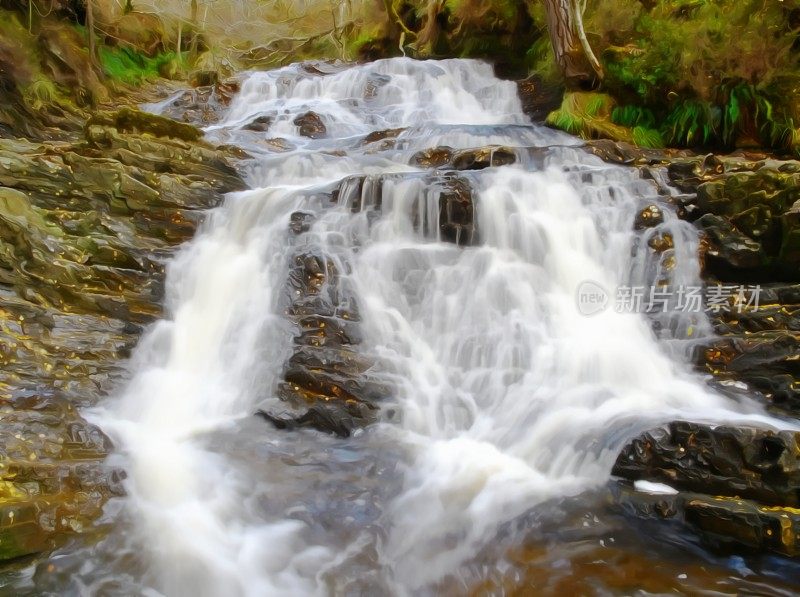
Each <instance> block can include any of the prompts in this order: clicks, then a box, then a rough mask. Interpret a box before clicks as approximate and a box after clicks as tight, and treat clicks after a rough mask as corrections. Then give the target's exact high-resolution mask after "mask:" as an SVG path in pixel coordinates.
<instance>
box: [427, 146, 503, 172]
mask: <svg viewBox="0 0 800 597" xmlns="http://www.w3.org/2000/svg"><path fill="white" fill-rule="evenodd" d="M516 161H517V154H516V153H515V152H514V150H513V149H511V148H508V147H501V146H499V145H493V146H487V147H477V148H474V149H463V150H460V151H454V150H453V149H452V148H450V147H435V148H433V149H425V150H422V151H419V152H417V153H415V154H414V155H413V156H412V157H411V163H412V164H414V165H416V166H421V167H423V168H452V169H453V170H482V169H484V168H489V167H493V166H495V167H496V166H506V165H508V164H513V163H515V162H516Z"/></svg>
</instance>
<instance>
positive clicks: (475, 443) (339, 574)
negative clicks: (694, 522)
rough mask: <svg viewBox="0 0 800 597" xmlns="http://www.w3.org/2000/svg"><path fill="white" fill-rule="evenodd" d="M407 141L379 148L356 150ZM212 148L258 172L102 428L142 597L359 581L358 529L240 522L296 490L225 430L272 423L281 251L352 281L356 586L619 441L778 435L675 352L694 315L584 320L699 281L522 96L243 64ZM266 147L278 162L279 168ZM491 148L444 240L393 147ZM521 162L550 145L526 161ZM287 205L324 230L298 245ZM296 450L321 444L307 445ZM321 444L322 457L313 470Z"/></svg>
mask: <svg viewBox="0 0 800 597" xmlns="http://www.w3.org/2000/svg"><path fill="white" fill-rule="evenodd" d="M308 110H313V111H314V112H316V113H318V114H319V115H320V117H321V118H322V120H323V122H324V123H325V125H326V127H327V130H328V136H327V137H325V138H322V139H318V140H308V139H306V138H303V137H300V136H299V135H298V131H297V128H296V126H295V125H294V124H293V120H294V118H295V117H296V116H298V115H300V114H303V113H305V112H307V111H308ZM258 116H270V117H271V118H272V119H273V124H272V125H271V127H270V130H269V132H268V133H263V132H261V133H257V132H253V131H247V130H242V127H243V126H245V125H246V124H247V123H248V122H251V121H252V120H253V119H254V118H256V117H258ZM401 127H406V130H405V131H404V132H402V133H400V135H399V137H398V140H397V142H396V143H395V144H394V145H393V146H392V147H389V148H385V149H380V150H379V149H378V148H376V146H375V144H372V145H363V144H362V143H361V140H362V139H363V137H364V136H365V135H367V134H368V133H370V132H372V131H376V130H381V129H392V128H401ZM209 135H210V136H211V137H212V138H214V137H216V138H218V139H220V140H225V141H226V142H233V143H237V144H239V145H241V146H243V147H245V148H246V149H247V150H248V151H250V152H251V153H252V154H253V155H255V156H256V157H255V158H254V160H253V163H252V164H251V165H250V166H249V170H248V172H249V184H250V186H251V189H252V190H250V191H246V192H242V193H236V194H232V195H230V196H228V198H227V199H226V201H225V204H224V205H223V206H221V207H220V208H218V209H217V210H215V211H213V212H212V213H211V214H210V216H209V218H208V220H207V222H206V223H205V224H204V226H203V227H202V230H201V231H200V232H199V233H198V235H197V237H196V238H195V239H194V240H193V241H192V242H191V243H189V244H188V245H187V246H186V247H185V248H184V249H183V250H182V251H181V252H180V254H179V255H178V256H177V257H176V258H175V259H174V260H173V261H172V262H171V264H170V266H169V269H168V277H167V304H166V315H165V318H164V320H163V321H160V322H159V323H157V324H156V325H155V326H153V328H152V329H151V330H150V331H149V332H148V333H147V334H146V336H145V337H144V338H143V340H142V341H141V343H140V345H139V346H138V348H137V349H136V352H135V355H134V357H133V359H132V364H131V366H132V368H133V379H132V381H131V382H130V384H129V385H128V386H127V387H126V388H125V390H124V391H123V392H122V393H121V394H120V395H119V396H118V397H115V398H114V399H112V400H109V402H108V404H107V405H106V409H105V410H104V411H103V412H102V413H100V415H98V417H97V422H98V423H99V424H100V425H101V427H102V428H103V429H104V430H106V431H107V432H108V433H109V434H110V435H111V436H112V438H113V439H114V441H115V443H116V445H117V446H119V449H120V451H121V453H122V455H123V457H124V461H125V464H126V467H127V469H128V471H129V479H128V482H127V489H128V492H129V497H128V498H127V500H126V510H127V513H128V516H130V518H131V520H132V521H133V525H132V528H133V529H134V535H133V536H131V537H130V539H129V541H130V543H131V545H133V546H136V547H135V548H134V549H136V548H138V549H140V550H142V551H143V553H144V554H145V560H146V566H145V572H144V573H143V574H142V577H141V578H140V579H138V580H137V582H138V583H140V584H141V586H142V587H147V588H149V589H152V590H154V591H158V592H160V593H163V594H165V595H187V596H188V595H209V596H216V595H219V596H229V595H268V594H275V595H303V594H328V593H331V592H336V591H337V587H340V586H345V583H344V582H343V581H331V580H330V578H331V577H333V578H338V579H343V578H347V577H348V575H352V574H356V572H354V571H353V570H351V568H349V566H350V564H349V562H350V560H349V558H350V557H351V556H354V555H355V554H358V553H360V552H362V551H363V550H364V549H365V545H366V544H368V543H369V537H370V534H369V532H367V531H366V530H365V531H364V532H363V533H362V532H361V531H360V529H359V528H358V521H357V520H354V521H353V522H352V525H351V526H352V527H354V531H353V533H352V536H353V537H355V539H353V538H352V537H351V539H349V540H348V542H347V543H346V544H342V543H341V539H340V538H339V537H338V536H337V537H327V536H326V535H325V533H320V532H319V531H318V529H317V530H314V529H312V528H311V525H310V524H309V522H308V520H306V519H305V518H304V517H303V516H298V515H296V513H294V510H292V507H291V504H288V505H287V506H286V507H285V508H284V507H281V508H277V510H278V511H277V512H276V511H275V509H274V508H273V509H270V508H269V507H263V506H259V507H256V505H255V504H254V503H253V499H252V497H253V496H254V495H255V494H256V493H257V494H258V495H260V496H263V499H264V500H265V501H266V502H269V501H270V499H271V498H270V496H275V497H274V500H275V501H276V503H277V502H278V501H279V497H278V496H279V495H281V494H282V492H283V491H284V489H285V488H284V487H283V484H284V483H288V482H290V481H288V480H286V479H285V477H282V476H281V473H280V471H278V473H270V472H269V471H266V470H262V469H261V468H259V467H257V466H252V465H251V468H250V469H248V468H247V467H243V466H241V465H240V462H239V461H237V459H236V453H235V449H234V448H231V447H229V444H226V442H224V441H219V440H218V438H219V437H220V434H222V436H223V437H224V436H225V434H228V435H229V436H232V435H235V434H236V433H237V429H240V428H241V426H242V425H244V422H245V421H246V420H247V418H249V417H250V416H251V415H252V413H253V412H254V410H255V409H256V408H267V409H269V408H275V409H277V408H280V404H279V403H278V401H277V398H275V391H276V387H277V384H278V383H279V382H280V381H281V371H282V367H283V364H284V362H285V360H286V358H287V357H288V356H289V355H290V354H291V338H292V334H293V329H292V327H291V325H290V323H289V322H288V321H287V320H286V318H285V317H284V316H283V314H282V305H281V300H282V298H281V297H282V292H283V291H284V288H285V284H286V277H287V272H288V267H289V263H288V258H289V253H288V252H287V247H288V246H289V244H290V243H291V242H301V243H303V246H307V247H308V248H309V249H315V250H320V251H322V252H323V253H325V254H327V255H330V256H331V258H332V259H334V261H335V262H336V264H337V269H338V270H339V271H341V272H348V273H347V274H346V278H347V281H348V283H349V284H351V285H352V288H353V289H354V294H355V296H356V297H357V299H358V306H359V311H360V314H361V318H362V322H361V329H362V333H363V335H364V342H363V344H362V345H361V346H360V347H359V350H363V351H364V352H365V354H368V355H369V356H370V358H371V359H373V362H374V363H375V365H374V370H373V371H372V372H371V373H373V374H374V375H375V376H378V377H380V378H381V379H383V380H384V381H385V382H386V384H387V385H388V387H390V388H391V389H392V395H391V397H387V399H386V404H385V406H387V407H389V406H391V407H392V408H393V409H396V410H397V411H398V414H399V417H397V418H396V419H394V420H387V421H384V422H380V423H378V424H377V425H375V426H373V427H372V428H370V429H369V430H368V431H366V432H361V433H360V435H358V436H357V437H355V438H354V439H353V440H349V441H350V442H359V441H362V442H365V445H366V444H376V443H381V444H384V445H391V446H395V447H397V449H398V452H400V453H402V454H403V457H402V458H400V459H399V461H398V467H399V468H398V473H397V474H398V477H399V481H398V483H399V485H398V487H399V490H398V491H397V492H396V494H395V495H394V496H393V497H392V498H391V499H390V500H389V501H388V503H387V504H385V507H384V508H383V510H382V513H381V515H380V518H379V526H380V528H381V529H382V531H381V539H380V540H379V541H373V542H372V543H371V545H372V548H373V549H374V557H373V558H371V559H370V561H371V566H372V568H373V570H372V573H373V574H374V575H375V576H376V577H378V578H380V579H381V580H380V583H381V584H382V586H383V587H384V588H385V589H386V590H388V591H391V592H394V593H397V594H404V593H418V592H424V591H426V590H428V589H429V588H430V587H431V585H432V584H433V583H435V582H437V581H439V580H440V579H442V578H443V577H444V576H445V575H447V574H450V573H454V572H456V571H457V570H458V568H459V566H460V565H462V564H463V562H465V561H466V560H467V559H469V558H470V556H472V555H474V554H475V553H476V551H477V550H478V549H479V548H480V547H481V546H482V545H483V544H485V543H486V542H487V541H490V540H491V538H492V537H493V535H494V534H495V532H496V529H497V526H498V524H500V523H503V522H506V521H508V520H511V519H513V518H514V517H515V516H517V515H519V514H521V513H523V512H524V511H526V510H528V509H530V508H531V507H533V506H535V505H536V504H537V503H540V502H542V501H543V500H546V499H550V498H555V497H560V496H569V495H575V494H577V493H580V492H581V491H583V490H586V489H588V488H592V487H596V486H599V485H602V484H603V483H605V482H606V481H607V480H608V478H609V475H610V470H611V467H612V464H613V462H614V459H615V457H616V454H617V453H618V451H619V449H620V448H621V447H622V446H623V445H624V443H625V442H626V441H627V440H628V439H630V438H631V437H633V436H635V435H636V434H638V433H639V432H641V431H642V430H644V429H647V428H648V427H650V426H652V425H654V424H657V423H660V422H664V421H667V420H670V419H674V418H688V419H692V420H704V421H731V420H736V419H748V420H750V421H754V422H757V423H759V424H764V425H769V424H772V423H774V422H773V421H771V420H770V419H768V418H766V417H764V416H762V415H760V414H758V410H757V408H756V407H755V406H753V405H751V404H749V403H746V404H738V403H733V402H732V401H730V400H729V399H727V398H725V397H722V396H720V395H717V394H715V393H713V392H712V391H710V390H709V389H708V388H707V387H706V386H705V385H704V384H703V382H702V380H700V379H699V378H698V377H697V376H695V375H693V374H690V373H689V372H688V371H689V367H688V365H686V364H685V363H684V362H683V358H682V355H683V354H684V353H685V352H686V351H685V347H686V345H687V342H688V341H689V340H691V339H692V338H695V337H697V336H698V335H702V334H704V333H707V331H708V323H707V322H706V321H705V318H704V316H703V315H702V314H678V315H670V316H666V315H665V316H663V317H661V318H659V323H660V324H661V329H662V331H661V332H660V334H659V335H660V336H661V339H658V338H657V337H656V334H655V333H654V332H653V321H652V319H648V318H647V317H645V316H644V315H635V314H624V313H618V312H616V311H615V310H614V309H607V310H605V311H603V312H602V313H599V314H596V315H593V316H591V317H587V316H584V315H582V314H581V313H580V311H579V309H578V306H577V303H576V291H577V289H578V288H579V286H580V285H581V283H582V282H585V281H587V280H588V281H592V282H593V283H596V284H598V285H600V286H602V287H603V288H606V289H614V288H616V287H618V286H623V285H650V284H653V283H655V282H657V281H660V280H664V279H667V280H669V281H670V283H672V284H675V285H678V284H681V285H698V286H699V285H700V280H699V269H698V265H697V259H696V257H695V256H696V254H697V239H696V235H695V232H694V230H693V229H692V227H691V226H690V225H688V224H686V223H684V222H681V221H679V220H677V218H676V217H675V216H674V215H673V214H672V213H671V212H670V211H669V209H668V208H666V207H665V208H664V210H665V221H664V223H663V224H661V225H660V226H659V227H658V228H657V229H655V230H646V231H641V232H636V231H634V230H633V220H634V217H635V214H636V213H637V212H638V211H639V210H640V209H642V208H643V207H644V206H646V205H648V204H651V203H658V202H659V198H658V195H657V191H656V188H655V185H653V184H652V183H651V182H650V181H644V180H642V179H640V178H639V175H638V173H637V172H636V171H635V170H629V169H625V168H620V167H613V166H609V165H607V164H604V163H603V162H601V161H600V160H599V159H597V158H595V157H592V156H590V155H588V154H586V153H584V152H583V151H581V150H580V149H579V148H578V147H576V145H577V142H576V141H575V139H573V138H572V137H569V136H567V135H564V134H561V133H558V132H555V131H552V130H549V129H546V128H543V127H539V126H534V125H530V124H528V122H527V119H526V117H525V116H524V115H523V114H522V111H521V106H520V103H519V100H518V99H517V96H516V89H515V85H514V84H513V83H511V82H505V81H500V80H498V79H496V78H495V77H494V76H493V74H492V71H491V68H490V67H489V66H488V65H485V64H482V63H479V62H474V61H467V60H450V61H442V62H415V61H412V60H409V59H392V60H385V61H379V62H376V63H372V64H367V65H364V66H353V67H346V68H345V67H342V68H341V69H338V70H337V71H336V72H334V73H333V74H329V75H326V76H318V75H314V74H309V73H308V72H306V71H304V70H303V69H302V68H301V67H297V66H293V67H287V68H284V69H280V70H277V71H272V72H267V73H252V74H249V75H248V76H247V77H246V79H245V80H244V83H243V86H242V90H241V92H240V93H239V95H238V96H237V97H236V98H235V100H234V102H233V104H232V105H231V107H230V110H229V112H228V114H227V116H226V118H225V120H224V121H223V122H222V123H221V124H220V125H218V126H215V127H212V128H211V129H210V130H209ZM266 137H282V138H284V139H285V140H286V142H287V143H288V144H289V145H290V146H292V147H293V149H292V150H291V151H288V152H286V153H280V154H276V153H273V152H271V151H270V150H269V148H268V147H267V146H266V145H265V144H264V143H263V141H264V139H265V138H266ZM484 145H503V146H507V147H511V148H513V149H514V150H515V151H516V153H517V156H518V160H517V163H516V164H514V165H509V166H502V167H495V168H488V169H485V170H481V171H474V172H467V173H462V176H463V177H465V178H466V179H467V180H468V181H469V183H470V186H471V188H472V189H473V196H474V197H475V209H476V227H477V230H478V233H479V236H480V243H479V244H478V245H477V246H470V247H458V246H456V245H454V244H451V243H447V242H443V241H442V240H441V239H440V238H439V233H438V218H439V207H438V205H439V204H438V201H439V196H438V194H437V193H435V192H431V190H430V188H429V186H428V185H427V183H426V179H425V177H424V176H423V177H421V176H419V172H420V171H421V169H420V168H418V167H416V166H412V165H409V164H410V163H411V156H412V155H413V154H414V153H415V152H417V151H419V150H422V149H428V148H432V147H436V146H449V147H451V148H455V149H459V148H472V147H480V146H484ZM529 148H550V149H549V150H548V151H546V152H545V153H543V154H542V155H543V156H544V157H543V159H541V160H538V161H537V160H534V159H532V158H531V153H530V151H529ZM337 150H344V151H337ZM356 175H358V176H366V182H365V183H364V184H363V186H362V187H360V189H361V191H360V193H361V194H360V195H358V194H357V196H355V197H354V196H353V193H352V192H350V193H348V192H340V194H339V199H338V203H335V204H332V203H330V202H326V201H325V200H324V199H323V198H324V197H326V196H328V195H326V193H329V192H330V191H331V190H332V189H334V188H338V187H340V186H341V181H342V180H344V179H345V178H347V177H352V176H356ZM353 201H356V202H357V203H358V206H359V209H358V210H354V209H352V202H353ZM298 210H303V211H306V212H309V213H313V214H315V217H316V219H315V221H314V223H313V225H312V228H311V229H310V230H309V231H308V232H307V233H305V234H304V235H303V236H302V238H301V239H300V241H292V240H290V232H289V219H290V216H291V214H292V213H293V212H296V211H298ZM420 219H422V220H423V221H425V220H426V219H427V221H428V222H429V226H424V225H423V224H422V223H421V221H420ZM665 232H668V233H670V234H671V235H672V237H673V239H674V245H675V247H674V249H671V250H668V251H667V252H665V253H663V254H660V255H659V254H655V253H654V252H653V251H650V250H648V248H647V242H646V241H647V239H648V238H650V236H651V235H653V234H661V233H665ZM673 264H674V265H673ZM259 433H263V435H264V436H269V438H270V442H272V443H273V444H274V445H275V446H281V445H283V444H282V442H285V441H287V440H286V437H287V432H281V431H278V430H276V429H274V428H272V427H270V426H268V425H266V424H265V425H264V426H263V428H261V429H260V431H259ZM213 438H217V440H215V441H212V439H213ZM243 441H244V440H243ZM292 441H293V442H300V443H305V444H307V445H314V442H317V441H321V440H320V439H319V436H318V434H316V433H314V432H302V433H301V434H300V435H299V439H298V438H294V439H293V440H292ZM325 441H326V442H329V441H330V440H328V439H326V440H325ZM245 443H247V442H246V441H245ZM324 445H325V446H329V444H328V443H325V444H324ZM236 449H239V448H236ZM325 450H329V448H327V447H326V448H325ZM325 450H320V456H319V461H320V462H321V463H326V462H327V463H328V464H329V461H328V460H326V459H327V458H328V457H329V452H327V451H325ZM250 462H252V460H251V461H250ZM308 474H309V475H314V474H315V473H314V470H313V469H309V472H308ZM349 482H350V483H356V484H357V483H358V482H359V479H357V478H356V479H350V481H349ZM320 499H321V500H323V501H324V499H325V495H324V494H322V495H321V496H320ZM348 524H349V522H348ZM370 532H372V531H370ZM359 574H360V572H359ZM337 582H340V584H337Z"/></svg>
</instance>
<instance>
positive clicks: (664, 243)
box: [647, 232, 675, 253]
mask: <svg viewBox="0 0 800 597" xmlns="http://www.w3.org/2000/svg"><path fill="white" fill-rule="evenodd" d="M647 245H648V246H649V247H650V248H651V249H653V250H654V251H655V252H656V253H663V252H664V251H669V250H670V249H673V248H675V241H674V240H673V238H672V235H671V234H670V233H669V232H664V233H663V234H656V235H654V236H652V237H650V240H648V241H647Z"/></svg>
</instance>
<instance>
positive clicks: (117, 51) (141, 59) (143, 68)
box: [100, 46, 178, 85]
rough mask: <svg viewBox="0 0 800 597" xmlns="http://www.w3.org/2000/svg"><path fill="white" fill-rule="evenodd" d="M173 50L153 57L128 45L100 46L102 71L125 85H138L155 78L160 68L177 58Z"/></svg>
mask: <svg viewBox="0 0 800 597" xmlns="http://www.w3.org/2000/svg"><path fill="white" fill-rule="evenodd" d="M177 58H178V57H177V55H176V54H175V52H163V53H161V54H157V55H156V56H154V57H153V58H150V57H149V56H146V55H145V54H143V53H142V52H140V51H138V50H134V49H132V48H129V47H118V48H109V47H107V46H102V47H101V48H100V64H101V66H102V68H103V72H104V73H105V74H106V76H107V77H109V78H110V79H112V80H115V81H119V82H121V83H125V84H126V85H140V84H142V83H144V82H145V81H148V80H151V79H155V78H157V77H158V76H159V74H160V70H161V69H162V68H163V67H164V66H166V65H168V64H169V63H171V62H173V61H175V60H176V59H177Z"/></svg>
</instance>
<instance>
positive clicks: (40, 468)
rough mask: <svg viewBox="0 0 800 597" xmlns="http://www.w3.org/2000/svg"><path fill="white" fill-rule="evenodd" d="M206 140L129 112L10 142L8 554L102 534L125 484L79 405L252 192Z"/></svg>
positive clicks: (2, 382)
mask: <svg viewBox="0 0 800 597" xmlns="http://www.w3.org/2000/svg"><path fill="white" fill-rule="evenodd" d="M200 135H201V134H200V131H198V130H197V129H195V128H194V127H191V126H190V125H188V124H183V123H178V122H174V121H170V120H168V119H165V118H161V117H156V116H152V115H146V114H142V113H140V112H138V111H135V110H120V111H119V112H117V113H106V114H102V115H99V116H98V117H96V118H95V119H93V121H92V122H91V123H89V124H88V125H87V126H86V129H85V138H84V139H78V140H74V141H71V142H60V143H38V144H37V143H30V142H27V141H22V140H0V411H2V416H3V422H4V425H3V429H2V430H0V435H2V438H1V439H0V465H2V466H1V467H0V479H1V480H2V488H3V489H2V492H0V559H7V558H12V557H17V556H21V555H25V554H28V553H33V552H37V551H42V550H46V549H50V548H52V547H53V546H54V545H56V544H57V542H58V541H60V540H61V539H62V538H63V537H64V535H65V533H74V532H81V531H84V530H88V529H89V528H90V526H89V525H88V523H89V522H90V521H91V520H92V519H93V518H95V517H96V516H97V515H99V513H100V511H101V508H102V505H103V503H104V501H105V500H106V499H107V498H108V497H109V496H110V495H114V494H116V493H119V491H120V485H119V474H120V473H118V472H116V471H113V470H108V469H106V468H105V465H104V464H103V459H104V458H105V455H106V452H107V450H108V448H109V446H108V440H107V439H106V438H105V437H104V436H103V434H102V433H101V432H100V431H99V430H98V429H96V428H95V427H93V426H92V425H90V424H88V423H87V422H86V421H84V420H83V419H82V418H81V417H80V415H79V413H78V412H77V410H76V407H78V406H85V405H90V404H92V403H94V402H95V401H96V400H97V399H98V398H99V397H101V396H102V395H103V393H104V392H106V391H108V390H110V389H111V387H112V385H113V384H115V383H118V381H119V380H120V378H121V376H122V375H123V371H122V369H121V367H120V361H121V359H122V358H124V357H125V356H126V355H127V354H128V352H129V350H130V348H131V347H132V346H133V344H134V343H135V342H136V339H137V337H138V334H139V332H140V331H141V329H142V326H143V325H144V324H146V323H147V322H149V321H151V320H152V319H153V318H154V317H155V316H157V315H158V314H159V312H160V306H159V305H160V299H161V296H162V286H163V284H162V280H163V261H164V258H165V257H166V256H167V255H168V253H169V252H170V251H171V250H172V248H173V247H174V246H175V245H176V244H178V243H180V242H183V241H185V240H186V239H188V238H189V237H191V235H192V234H193V232H194V230H195V228H196V226H197V224H198V222H199V221H200V220H201V218H202V211H203V210H205V209H207V208H209V207H213V206H215V205H217V204H218V203H219V202H220V200H221V198H222V194H223V193H225V192H227V191H232V190H237V189H242V188H243V187H244V185H243V183H242V181H241V179H240V177H239V175H238V174H237V172H236V170H235V169H234V168H233V166H232V165H231V163H230V161H229V157H228V156H227V155H226V154H225V153H223V152H221V151H218V150H216V149H214V148H213V147H211V146H209V145H206V144H204V143H202V142H200V141H198V140H197V139H199V137H200Z"/></svg>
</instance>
